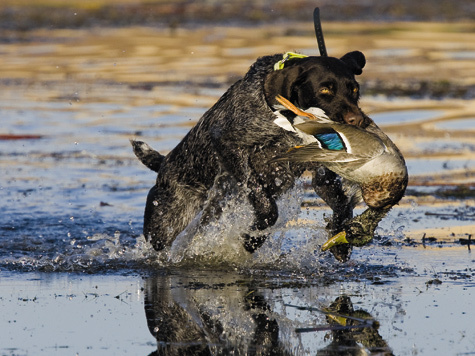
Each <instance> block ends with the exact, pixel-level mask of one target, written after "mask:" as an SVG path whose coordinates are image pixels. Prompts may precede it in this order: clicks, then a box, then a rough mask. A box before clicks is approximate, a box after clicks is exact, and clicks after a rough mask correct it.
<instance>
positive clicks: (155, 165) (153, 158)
mask: <svg viewBox="0 0 475 356" xmlns="http://www.w3.org/2000/svg"><path fill="white" fill-rule="evenodd" d="M130 143H131V144H132V148H133V150H134V153H135V155H136V156H137V158H138V159H139V160H140V162H142V163H143V164H144V165H145V166H147V167H148V168H150V169H151V170H152V171H155V172H158V170H159V169H160V166H161V165H162V163H163V160H164V159H165V156H163V155H161V154H160V153H159V152H158V151H155V150H154V149H153V148H152V147H150V146H149V145H147V144H146V143H145V142H142V141H136V140H130Z"/></svg>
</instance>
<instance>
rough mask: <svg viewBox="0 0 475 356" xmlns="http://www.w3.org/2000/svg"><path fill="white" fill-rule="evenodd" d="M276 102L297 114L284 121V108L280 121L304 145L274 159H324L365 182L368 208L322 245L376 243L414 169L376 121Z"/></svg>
mask: <svg viewBox="0 0 475 356" xmlns="http://www.w3.org/2000/svg"><path fill="white" fill-rule="evenodd" d="M276 100H277V101H278V102H279V103H280V104H281V105H282V106H283V107H284V108H285V109H287V110H290V111H292V112H293V113H294V114H295V115H296V117H295V118H294V119H293V122H290V121H289V120H287V122H288V123H287V124H286V125H284V120H283V119H282V117H281V115H282V110H279V111H278V113H276V116H277V118H276V121H277V122H276V124H280V126H281V127H283V128H286V129H287V130H291V131H292V130H293V131H294V132H295V133H296V134H297V135H299V136H300V137H301V138H302V141H303V144H301V145H298V146H294V147H292V148H290V149H289V150H288V152H287V153H285V154H283V155H280V156H278V157H275V158H274V159H273V161H291V162H319V163H321V164H323V165H324V166H325V167H327V168H328V169H329V170H331V171H333V172H335V173H336V174H338V175H339V176H341V177H342V178H344V179H346V180H348V181H349V182H351V183H354V184H356V185H358V186H359V188H360V189H361V193H362V199H363V200H364V202H365V203H366V205H367V207H368V208H367V209H366V210H365V211H364V212H363V213H362V214H360V215H358V216H356V217H354V218H353V219H351V220H350V221H349V222H347V223H346V224H345V225H344V227H343V230H342V231H340V232H339V233H337V234H336V235H334V236H333V237H331V238H330V239H329V240H328V241H327V242H325V243H324V244H323V246H322V251H326V250H329V249H331V248H333V247H334V246H338V245H342V244H350V245H352V246H364V245H366V244H368V243H369V242H371V240H372V239H373V235H374V230H375V229H376V227H377V225H378V224H379V222H380V221H381V220H382V219H383V218H384V216H386V214H387V213H388V212H389V210H390V209H391V208H392V207H393V206H394V205H395V204H397V203H398V202H399V201H400V200H401V198H402V197H403V196H404V193H405V190H406V187H407V182H408V173H407V167H406V163H405V160H404V157H403V155H402V154H401V152H400V151H399V149H398V147H397V146H396V145H395V144H394V143H393V142H392V141H391V139H390V138H389V137H388V136H387V135H386V134H385V133H384V132H383V131H382V130H381V129H380V128H379V127H378V126H377V125H376V124H375V123H374V122H373V121H372V120H370V123H369V125H368V126H366V127H365V128H361V127H358V126H353V125H349V124H346V123H339V122H336V121H333V120H331V119H330V118H329V117H327V116H326V115H325V113H324V112H323V111H322V110H321V109H319V108H314V107H312V108H308V109H305V110H302V109H300V108H298V107H296V106H295V105H293V104H292V103H291V102H290V101H289V100H287V99H286V98H284V97H282V96H278V97H276Z"/></svg>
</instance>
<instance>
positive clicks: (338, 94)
mask: <svg viewBox="0 0 475 356" xmlns="http://www.w3.org/2000/svg"><path fill="white" fill-rule="evenodd" d="M365 64H366V59H365V56H364V55H363V53H361V52H358V51H355V52H350V53H347V54H345V55H344V56H343V57H341V58H340V59H338V58H334V57H306V58H292V59H289V60H288V61H286V62H285V65H284V68H283V69H280V70H275V71H273V72H272V73H270V74H268V76H267V77H266V80H265V83H264V91H265V95H266V100H267V103H268V104H269V106H270V107H273V106H274V105H276V104H277V102H276V100H275V97H276V96H277V95H279V94H280V95H282V96H283V97H285V98H287V99H289V100H290V101H291V102H292V103H293V104H294V105H296V106H298V107H300V108H301V109H304V110H305V109H308V108H309V107H318V108H321V109H322V110H324V111H325V113H326V114H327V115H328V116H329V117H330V118H331V119H332V120H334V121H337V122H342V123H347V124H351V125H355V126H360V127H366V126H367V125H368V124H369V123H370V121H371V120H370V119H369V118H368V117H367V116H366V115H365V114H364V113H363V112H362V111H361V109H360V108H359V106H358V100H359V97H360V93H359V85H358V82H357V81H356V80H355V75H359V74H361V73H362V72H363V70H362V69H363V67H364V66H365Z"/></svg>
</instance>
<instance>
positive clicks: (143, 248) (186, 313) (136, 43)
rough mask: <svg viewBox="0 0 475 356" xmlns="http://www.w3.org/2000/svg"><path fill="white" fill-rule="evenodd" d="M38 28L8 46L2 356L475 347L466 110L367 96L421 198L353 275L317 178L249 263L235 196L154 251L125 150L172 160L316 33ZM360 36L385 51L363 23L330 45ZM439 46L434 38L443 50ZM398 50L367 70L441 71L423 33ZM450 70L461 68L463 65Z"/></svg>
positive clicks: (358, 253)
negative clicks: (267, 61) (257, 64)
mask: <svg viewBox="0 0 475 356" xmlns="http://www.w3.org/2000/svg"><path fill="white" fill-rule="evenodd" d="M310 25H311V24H310ZM337 26H338V28H339V29H340V28H341V26H343V25H342V24H338V25H337ZM365 26H367V24H365ZM410 26H413V25H410ZM223 31H224V32H223ZM267 31H269V32H267ZM309 31H310V32H311V31H312V29H311V28H310V30H309ZM411 31H412V30H411ZM418 31H421V30H420V29H416V32H417V33H418V34H419V32H418ZM310 32H308V33H310ZM396 32H398V31H396ZM41 33H42V36H40V37H41V38H48V41H36V42H35V40H34V38H38V37H34V36H33V37H32V38H33V39H30V40H29V41H30V42H32V43H30V42H28V41H26V42H25V43H19V44H16V43H9V44H8V45H7V44H3V45H2V53H3V54H4V56H2V59H1V61H2V66H1V69H0V70H1V71H3V72H2V73H3V75H2V78H5V79H4V80H3V81H2V88H1V91H0V118H1V123H2V125H1V128H0V135H7V136H8V135H11V136H10V138H12V139H11V140H5V139H2V140H0V209H1V210H0V211H2V214H1V215H0V308H1V310H2V318H1V320H0V335H1V336H0V355H31V354H35V355H51V354H57V355H64V354H68V355H69V354H72V355H76V354H79V355H98V354H100V355H109V354H110V355H117V354H144V355H152V354H176V353H180V352H182V354H201V355H211V354H213V355H217V354H222V355H226V354H231V353H234V354H236V355H243V354H259V353H260V354H268V355H276V354H277V355H279V354H282V355H284V354H285V355H308V354H323V355H328V354H346V353H350V354H361V353H366V354H391V353H392V354H394V355H411V354H413V355H416V354H417V355H452V354H454V355H455V354H469V353H473V350H474V349H475V344H474V341H473V338H472V337H471V334H470V330H472V329H473V327H472V325H473V320H474V312H473V308H470V306H471V302H472V300H473V286H474V284H473V278H474V271H473V263H474V259H473V256H472V252H471V248H470V245H462V244H461V243H460V239H465V240H464V241H465V242H467V239H468V235H469V234H470V233H472V235H473V231H475V224H474V214H475V212H474V208H473V206H474V204H473V195H470V194H469V193H466V195H465V196H462V197H460V196H459V197H456V196H455V195H450V194H449V195H448V197H447V196H444V197H441V196H439V193H438V192H439V191H441V190H443V191H446V189H447V187H449V188H450V189H449V193H450V191H451V190H454V191H457V186H458V185H462V186H463V187H465V188H467V192H470V191H473V168H474V164H473V152H474V149H473V147H474V146H473V119H471V118H473V108H472V106H471V105H470V103H468V102H464V101H455V102H446V101H434V102H430V103H427V102H417V101H410V100H409V101H408V100H405V101H404V100H403V101H402V102H399V101H398V100H394V99H393V100H388V99H387V98H384V97H379V98H365V101H366V100H367V101H368V102H369V106H370V109H374V111H376V112H379V114H375V115H372V117H373V118H374V119H375V121H376V122H377V123H378V124H381V126H383V127H386V128H387V129H388V134H389V135H390V136H391V138H393V139H394V141H395V142H396V143H397V144H398V145H399V147H401V149H402V151H403V153H404V154H405V155H406V156H407V162H408V167H409V172H410V177H411V181H410V191H411V193H410V194H408V196H407V197H406V198H404V199H403V200H402V201H401V203H400V205H398V206H396V207H395V208H394V209H393V210H392V211H391V212H390V214H389V215H388V217H386V218H385V219H384V220H383V221H382V222H381V224H380V226H379V228H378V230H377V237H376V238H375V241H374V242H373V244H371V245H369V246H366V247H364V248H359V249H355V250H354V252H353V255H352V259H351V260H350V261H349V262H347V263H345V264H339V263H337V262H335V260H334V259H333V257H332V256H331V255H329V254H328V253H321V252H320V246H321V244H322V243H323V242H324V241H325V240H326V239H327V238H328V232H327V231H326V230H325V228H324V227H325V225H326V223H327V220H326V219H328V217H329V216H330V215H331V212H330V210H329V209H328V208H327V207H325V206H324V204H323V202H322V201H321V200H319V199H318V198H317V197H316V196H315V194H314V193H312V192H311V191H309V190H308V177H307V178H306V177H304V178H303V179H302V181H301V182H300V184H299V185H298V186H297V188H296V189H295V190H294V191H292V192H289V193H288V195H286V196H285V197H283V199H281V201H280V202H279V210H280V213H281V214H280V218H279V221H278V222H277V224H276V226H275V227H274V228H272V229H271V231H270V232H269V233H270V238H269V240H268V241H267V242H266V243H265V244H264V246H263V247H262V248H261V249H259V250H258V251H257V252H256V253H255V254H253V255H249V254H248V253H247V252H245V251H243V248H242V246H241V243H240V240H239V235H240V229H241V228H243V227H244V226H248V222H249V220H250V219H251V216H250V213H249V205H248V203H247V201H246V199H243V198H242V197H237V198H236V199H234V200H233V201H230V202H229V204H228V207H227V209H226V210H225V212H224V214H223V216H222V219H221V220H220V221H219V222H218V223H214V224H210V225H209V226H207V227H205V228H202V229H198V228H197V227H196V226H195V225H190V226H189V227H188V228H187V230H186V231H185V232H183V233H182V234H181V235H180V236H179V238H178V239H177V240H176V241H175V243H174V245H173V246H172V247H171V248H170V249H167V250H165V251H163V252H161V253H157V252H156V251H154V250H153V249H152V248H151V247H150V245H149V244H148V243H147V242H146V241H145V240H144V237H143V236H142V233H141V230H142V222H143V209H144V205H145V198H146V195H147V193H148V190H149V188H150V187H151V186H152V184H153V182H154V180H155V174H154V173H153V172H151V171H149V170H147V169H146V168H145V167H144V166H142V165H141V164H140V163H139V162H138V161H137V160H136V159H135V157H134V156H133V153H132V150H131V147H130V144H129V139H133V138H138V139H141V140H144V141H147V142H148V143H149V144H150V145H152V146H153V147H154V148H156V149H158V150H159V151H160V152H162V153H166V152H168V151H169V150H171V149H172V148H173V147H174V146H175V145H176V144H177V143H178V142H179V140H180V139H181V138H182V137H183V136H184V135H185V134H186V133H187V132H188V130H189V129H190V128H191V126H192V125H193V124H194V123H195V122H196V120H197V119H198V118H199V117H200V116H201V115H202V114H203V113H204V112H205V111H206V110H207V109H208V108H209V107H210V106H211V105H212V104H213V103H214V102H215V101H216V99H217V98H218V97H219V96H220V95H221V94H222V93H223V92H224V91H225V90H226V88H227V87H228V86H229V83H228V82H229V81H233V80H235V79H236V78H237V76H240V75H241V74H242V73H244V72H245V70H246V69H247V68H248V66H249V65H250V63H252V60H253V59H254V58H257V57H258V56H260V55H263V54H268V53H271V52H279V51H280V52H284V51H285V50H288V48H287V47H286V46H288V42H289V41H292V43H293V44H292V46H297V47H296V49H297V50H302V48H303V49H304V50H303V52H304V53H306V54H311V53H313V54H316V51H317V50H316V47H315V42H314V39H313V37H312V38H311V39H299V40H298V41H296V37H292V38H290V39H289V38H286V37H285V36H282V29H281V28H278V30H277V34H276V32H275V30H268V29H265V30H262V29H256V28H249V29H246V28H239V29H234V30H233V29H232V28H226V29H223V28H218V29H215V30H210V29H198V30H196V31H188V32H186V31H185V30H183V31H182V30H181V29H180V30H179V31H178V32H177V34H176V36H175V37H173V38H172V37H171V36H170V34H169V33H168V31H160V30H157V29H144V28H122V29H116V28H114V29H108V30H99V29H91V30H77V31H76V30H73V31H69V30H68V31H57V32H56V31H51V32H48V31H46V30H45V32H41ZM353 33H354V36H356V37H357V38H358V45H362V44H363V43H365V44H367V45H373V44H376V43H380V41H372V40H366V39H365V40H364V41H359V40H360V39H361V36H362V35H361V33H360V32H358V31H354V29H353V28H351V29H349V30H347V31H346V32H344V38H343V37H341V38H339V39H338V40H337V41H336V42H335V41H332V40H331V37H330V38H329V40H328V41H327V42H328V48H329V52H330V53H337V52H342V53H344V52H343V48H345V50H346V48H348V47H353V45H354V43H353V42H354V40H355V39H356V37H351V36H352V35H350V34H353ZM387 35H388V36H389V35H390V34H389V33H388V34H387ZM409 35H411V32H409ZM468 35H470V33H467V36H468ZM24 36H25V39H27V38H28V36H29V33H25V34H24ZM200 36H201V37H200ZM365 36H366V35H365ZM368 36H370V35H368ZM402 36H405V37H408V34H406V33H402ZM456 36H457V37H458V36H459V34H456ZM442 37H443V36H437V38H436V40H435V42H434V43H436V44H437V46H439V47H441V48H448V47H447V43H445V44H442V43H441V42H440V41H441V38H442ZM452 39H453V38H452V37H448V40H447V41H448V42H450V43H451V42H452ZM200 41H202V42H203V41H204V45H203V43H200ZM339 41H342V42H339ZM346 41H349V42H346ZM13 42H14V41H13ZM389 42H391V41H390V40H389V41H388V42H385V43H384V46H383V47H378V48H372V50H369V51H365V50H364V49H363V50H364V51H365V53H369V55H370V56H368V59H370V60H369V61H368V63H369V64H371V66H370V65H369V64H368V70H366V69H365V75H366V76H367V75H369V76H371V75H373V76H375V77H377V78H378V79H381V78H382V80H384V79H385V78H386V77H385V76H387V75H390V76H391V77H392V76H393V73H389V72H390V71H391V70H393V71H394V72H395V73H397V78H398V81H401V82H402V81H404V80H405V78H406V77H407V76H409V77H410V78H411V79H412V76H413V73H414V70H415V69H416V71H417V69H418V68H425V69H427V68H430V67H428V65H427V63H420V61H421V60H426V59H427V58H428V56H413V55H414V53H416V54H417V53H419V52H420V51H421V48H423V47H424V46H432V47H431V48H436V47H435V45H434V43H433V42H430V41H429V42H428V39H427V37H426V36H423V40H422V43H419V42H414V45H411V44H410V43H407V44H402V43H401V42H400V41H395V42H394V46H396V47H394V48H390V47H391V46H390V45H389V44H388V43H389ZM469 42H470V43H472V42H473V41H469V40H468V41H467V43H469ZM355 43H356V42H355ZM422 45H423V46H422ZM378 46H379V45H378ZM299 47H300V48H299ZM437 48H438V47H437ZM466 52H467V53H470V52H468V51H466ZM32 54H34V56H31V55H32ZM371 54H373V55H374V56H372V57H373V58H372V59H371V58H370V57H371ZM25 55H30V56H29V57H28V60H25V58H26V57H25ZM464 56H465V55H463V56H460V55H459V54H457V53H455V55H453V56H452V58H456V57H457V60H458V61H460V62H461V63H462V61H463V58H461V57H464ZM393 57H397V58H398V61H397V63H394V62H391V58H393ZM408 57H410V58H409V59H410V63H409V61H405V62H404V63H405V64H402V63H401V61H400V59H401V58H403V59H408ZM465 57H466V56H465ZM469 57H470V56H469ZM378 58H379V59H378ZM379 60H380V61H382V62H381V63H379V65H378V61H379ZM414 60H415V61H416V63H413V61H414ZM464 63H465V62H464ZM438 65H439V67H441V68H442V67H443V68H450V73H451V75H456V74H453V73H457V71H456V69H457V68H458V67H459V66H457V68H453V66H441V65H440V63H438ZM460 68H461V70H463V71H464V73H465V67H464V66H460ZM404 69H407V71H408V72H407V73H404V72H403V71H402V70H404ZM378 70H379V72H378ZM418 72H419V71H418ZM429 72H430V76H431V78H432V76H433V75H434V74H435V73H434V71H433V70H430V71H429ZM372 73H373V74H372ZM388 73H389V74H388ZM436 74H439V73H436ZM442 74H443V73H442ZM464 75H465V74H464ZM405 76H406V77H405ZM370 79H371V77H370ZM373 79H374V78H373ZM129 81H130V82H133V84H128V83H129ZM164 82H167V83H164ZM143 83H145V84H143ZM147 83H152V84H147ZM170 83H180V84H170ZM196 83H199V85H197V84H196ZM223 83H226V84H223ZM202 84H203V85H202ZM365 110H366V108H365ZM367 112H371V110H368V111H367ZM412 124H417V125H416V126H414V125H412ZM406 125H407V126H406ZM14 135H17V136H16V138H17V139H13V138H15V137H14ZM22 135H23V136H24V135H33V136H32V138H30V139H19V138H20V136H22ZM34 137H36V138H34ZM444 189H445V190H444ZM462 192H464V191H463V190H462ZM363 209H364V208H363V207H358V209H357V210H356V213H361V212H362V211H363ZM423 236H425V238H424V239H422V237H423ZM434 239H435V240H434Z"/></svg>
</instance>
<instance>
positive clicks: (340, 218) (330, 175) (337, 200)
mask: <svg viewBox="0 0 475 356" xmlns="http://www.w3.org/2000/svg"><path fill="white" fill-rule="evenodd" d="M312 185H313V188H314V189H315V192H316V193H317V194H318V196H320V198H322V199H323V200H324V201H325V203H327V204H328V205H329V206H330V208H331V209H332V210H333V216H332V220H331V222H330V223H329V224H328V226H327V228H328V229H329V230H330V232H331V233H332V234H334V233H336V232H338V231H340V230H341V229H342V228H343V226H344V224H345V223H346V222H348V221H349V220H350V219H351V218H352V217H353V208H354V207H355V205H356V203H357V202H358V197H357V195H354V194H352V193H350V194H348V192H347V191H346V190H345V189H344V186H343V182H342V180H341V178H340V177H339V176H338V175H337V174H336V173H334V172H332V171H330V170H328V169H327V168H325V167H323V166H319V167H317V168H316V169H315V170H314V171H313V179H312ZM351 250H352V249H351V245H350V244H344V245H336V246H333V247H331V248H330V252H331V253H333V255H334V256H335V258H337V259H338V260H339V261H342V262H343V261H347V260H348V259H349V258H350V255H351Z"/></svg>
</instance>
